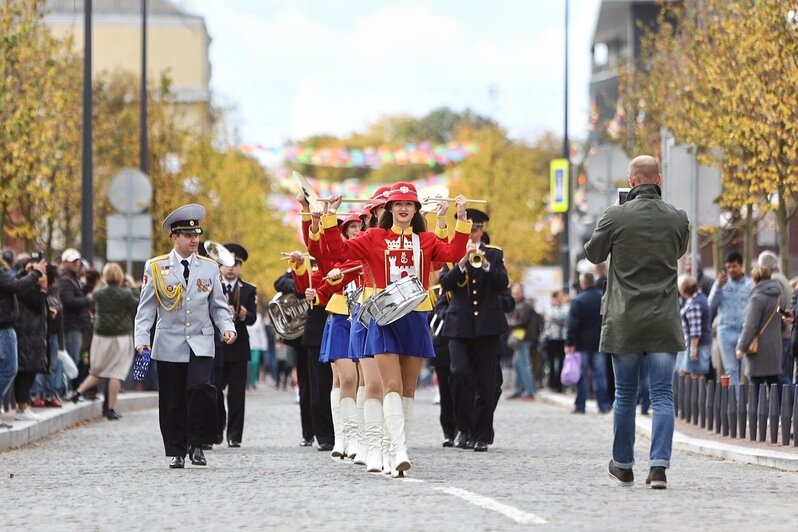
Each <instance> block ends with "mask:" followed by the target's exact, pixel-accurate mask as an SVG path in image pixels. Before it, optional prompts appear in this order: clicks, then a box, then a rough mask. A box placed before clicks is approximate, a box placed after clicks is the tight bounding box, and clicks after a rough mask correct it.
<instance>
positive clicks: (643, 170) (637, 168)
mask: <svg viewBox="0 0 798 532" xmlns="http://www.w3.org/2000/svg"><path fill="white" fill-rule="evenodd" d="M661 179H662V178H661V176H660V175H659V163H658V162H657V160H656V159H655V158H653V157H652V156H650V155H639V156H637V157H635V158H634V159H632V162H630V163H629V184H630V185H631V186H632V187H636V186H637V185H659V184H660V182H661Z"/></svg>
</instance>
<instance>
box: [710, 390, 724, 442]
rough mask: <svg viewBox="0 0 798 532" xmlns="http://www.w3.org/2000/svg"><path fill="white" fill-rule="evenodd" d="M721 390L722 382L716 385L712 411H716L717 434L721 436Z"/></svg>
mask: <svg viewBox="0 0 798 532" xmlns="http://www.w3.org/2000/svg"><path fill="white" fill-rule="evenodd" d="M721 390H723V387H722V386H721V385H720V381H718V382H716V383H715V401H714V402H713V403H712V409H713V410H714V411H715V434H720V431H721V419H722V417H721V415H720V399H721Z"/></svg>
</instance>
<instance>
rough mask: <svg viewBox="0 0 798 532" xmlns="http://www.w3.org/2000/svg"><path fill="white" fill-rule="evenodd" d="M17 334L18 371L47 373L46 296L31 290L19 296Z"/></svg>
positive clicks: (38, 291)
mask: <svg viewBox="0 0 798 532" xmlns="http://www.w3.org/2000/svg"><path fill="white" fill-rule="evenodd" d="M18 297H19V318H18V319H17V324H16V326H15V327H14V329H15V330H16V333H17V360H18V362H19V371H25V372H29V373H40V372H44V371H47V364H48V360H49V357H48V356H47V313H48V311H47V294H45V293H44V292H42V291H40V290H31V291H29V292H25V293H23V294H20V295H19V296H18Z"/></svg>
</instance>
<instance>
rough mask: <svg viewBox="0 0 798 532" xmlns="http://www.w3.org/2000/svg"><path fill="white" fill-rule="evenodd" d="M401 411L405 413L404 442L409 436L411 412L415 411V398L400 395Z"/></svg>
mask: <svg viewBox="0 0 798 532" xmlns="http://www.w3.org/2000/svg"><path fill="white" fill-rule="evenodd" d="M402 411H403V412H404V414H405V442H407V440H408V438H409V437H410V425H411V424H412V422H413V414H415V411H416V400H415V398H413V397H405V396H402Z"/></svg>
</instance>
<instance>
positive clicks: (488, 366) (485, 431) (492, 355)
mask: <svg viewBox="0 0 798 532" xmlns="http://www.w3.org/2000/svg"><path fill="white" fill-rule="evenodd" d="M466 212H467V215H468V218H469V220H471V222H473V225H472V226H471V233H470V238H469V242H468V245H467V247H466V255H465V256H464V257H463V258H462V259H460V261H459V262H458V263H457V264H455V265H454V266H453V267H451V268H449V267H444V269H443V271H442V272H441V275H440V284H441V287H442V288H443V289H444V290H445V291H447V292H450V293H451V297H450V299H449V306H448V308H447V310H446V315H445V319H444V323H443V330H442V334H443V335H444V336H446V337H447V338H449V356H450V357H451V368H450V369H451V389H452V396H453V400H454V408H455V420H456V424H457V435H456V436H455V440H454V446H455V447H457V448H460V449H469V448H473V449H474V450H475V451H478V452H483V451H487V450H488V445H489V444H490V443H492V441H493V410H494V408H495V404H496V395H497V392H496V388H497V383H496V379H497V373H498V363H499V362H498V359H499V353H500V351H501V335H502V334H503V333H506V332H507V331H508V327H507V319H506V317H505V309H504V307H503V306H502V293H504V292H507V291H508V290H507V286H508V284H509V280H508V277H507V270H506V269H505V267H504V254H503V252H502V251H501V249H499V248H496V247H493V246H486V245H484V244H482V243H481V238H482V235H483V232H484V228H483V226H484V224H485V222H487V221H488V216H487V214H485V213H484V212H482V211H479V210H477V209H467V210H466Z"/></svg>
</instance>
